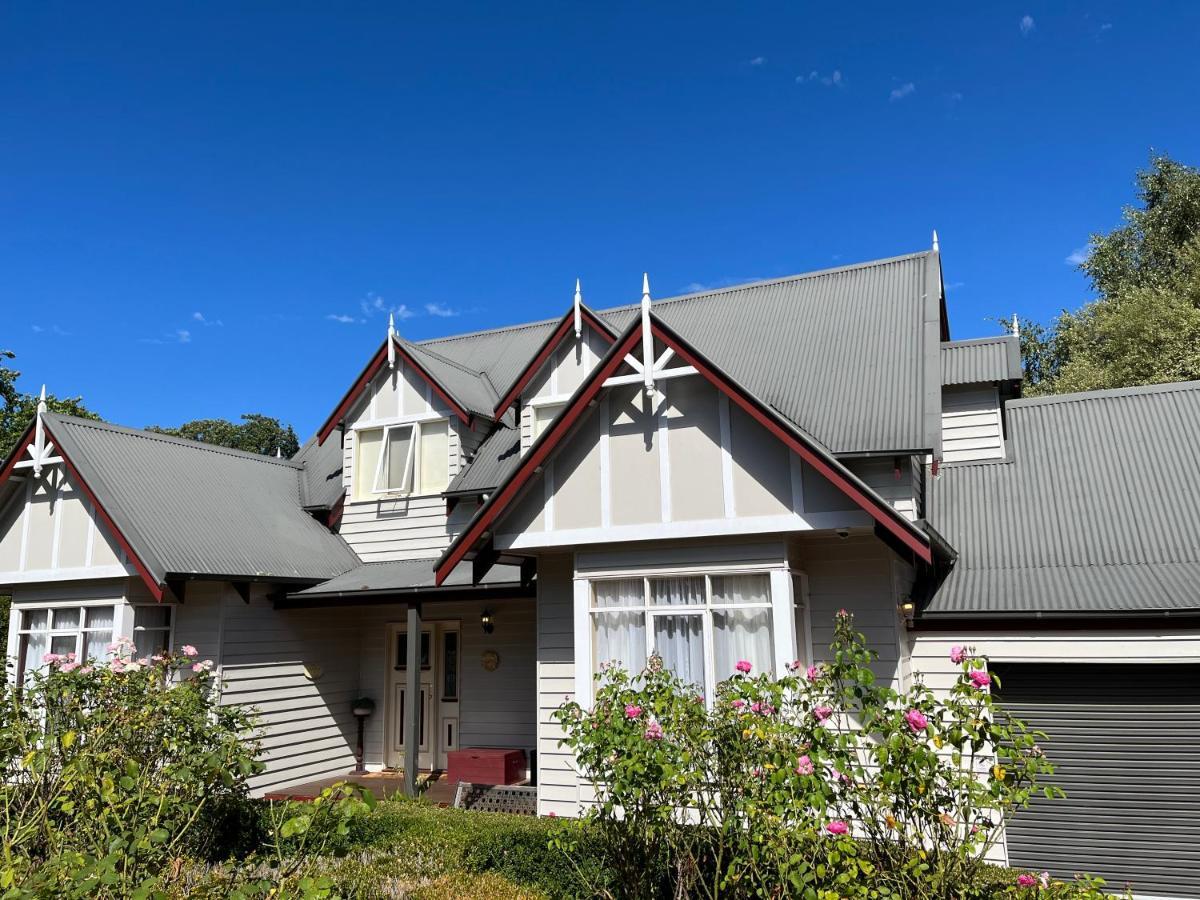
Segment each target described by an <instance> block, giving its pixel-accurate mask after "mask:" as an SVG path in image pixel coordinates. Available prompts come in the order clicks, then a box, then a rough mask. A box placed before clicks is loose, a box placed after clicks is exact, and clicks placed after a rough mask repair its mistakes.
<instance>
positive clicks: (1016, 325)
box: [1013, 313, 1021, 338]
mask: <svg viewBox="0 0 1200 900" xmlns="http://www.w3.org/2000/svg"><path fill="white" fill-rule="evenodd" d="M1013 334H1014V335H1015V336H1016V337H1018V338H1019V337H1020V336H1021V320H1020V319H1018V318H1017V314H1016V313H1013Z"/></svg>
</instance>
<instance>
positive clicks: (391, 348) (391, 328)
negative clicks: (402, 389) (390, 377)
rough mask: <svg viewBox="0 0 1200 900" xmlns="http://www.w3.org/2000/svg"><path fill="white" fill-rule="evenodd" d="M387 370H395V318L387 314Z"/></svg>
mask: <svg viewBox="0 0 1200 900" xmlns="http://www.w3.org/2000/svg"><path fill="white" fill-rule="evenodd" d="M387 344H388V368H389V369H394V368H396V316H395V315H394V314H392V313H388V336H387Z"/></svg>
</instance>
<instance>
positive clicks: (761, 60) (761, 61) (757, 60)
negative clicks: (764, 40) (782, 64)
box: [750, 56, 767, 66]
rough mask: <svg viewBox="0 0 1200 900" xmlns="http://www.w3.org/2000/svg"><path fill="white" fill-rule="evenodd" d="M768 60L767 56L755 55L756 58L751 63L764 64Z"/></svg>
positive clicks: (755, 64)
mask: <svg viewBox="0 0 1200 900" xmlns="http://www.w3.org/2000/svg"><path fill="white" fill-rule="evenodd" d="M766 61H767V58H766V57H765V56H756V57H754V59H752V60H750V65H752V66H761V65H763V64H764V63H765V62H766Z"/></svg>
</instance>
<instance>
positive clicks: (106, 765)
mask: <svg viewBox="0 0 1200 900" xmlns="http://www.w3.org/2000/svg"><path fill="white" fill-rule="evenodd" d="M109 650H110V659H108V660H106V661H98V660H76V659H74V657H73V655H67V656H59V655H55V654H47V656H46V660H45V662H46V663H47V669H46V670H45V671H44V672H38V673H33V674H32V675H31V676H30V677H29V678H28V679H27V680H26V682H25V683H24V684H23V685H21V686H20V688H19V689H17V690H13V691H10V692H9V693H8V694H7V695H6V696H5V697H4V698H3V702H2V703H0V768H2V770H3V771H2V774H0V816H2V818H0V838H2V840H3V858H2V859H0V896H3V897H22V896H40V895H45V894H46V893H47V891H49V893H51V894H52V895H54V896H63V897H66V896H79V897H137V896H151V895H153V894H154V893H155V892H156V891H157V889H158V886H159V885H160V884H161V883H162V881H163V879H164V877H166V876H167V875H168V874H169V872H170V870H171V867H172V865H173V863H174V862H175V861H177V860H178V859H179V858H180V857H181V856H182V855H183V854H184V853H185V852H187V851H189V850H191V849H193V846H192V844H193V843H194V842H195V841H196V840H197V837H198V835H199V834H200V833H201V832H202V831H203V826H204V825H205V824H206V818H207V817H208V816H209V815H211V814H212V812H213V811H214V810H215V809H216V808H217V807H219V806H220V805H221V804H223V803H227V802H229V801H231V800H237V799H239V798H242V797H244V796H245V793H246V780H247V778H248V777H249V776H250V775H251V774H252V773H253V772H255V771H256V770H257V768H258V766H259V764H258V763H257V762H256V761H255V757H256V755H257V751H258V747H257V744H256V742H255V740H254V739H253V735H252V721H251V718H250V714H249V713H248V712H247V711H245V710H244V709H242V708H240V707H235V706H222V705H220V703H219V698H218V696H217V691H216V689H215V679H214V676H213V674H212V668H213V665H212V662H211V661H209V660H199V659H197V655H198V654H197V653H196V650H195V648H193V647H185V648H183V652H181V653H179V654H175V655H161V656H155V657H153V658H142V659H135V658H134V657H133V646H132V644H131V643H130V642H128V641H120V642H118V643H116V644H113V645H112V646H111V647H110V648H109Z"/></svg>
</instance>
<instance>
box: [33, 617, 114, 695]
mask: <svg viewBox="0 0 1200 900" xmlns="http://www.w3.org/2000/svg"><path fill="white" fill-rule="evenodd" d="M114 623H115V614H114V607H112V606H110V605H105V606H65V605H64V606H55V607H51V608H43V609H26V610H22V611H21V620H20V623H19V628H18V629H17V634H18V642H19V643H18V651H17V652H18V654H19V655H18V665H19V666H20V671H19V672H18V673H17V677H18V679H23V678H25V677H26V676H27V675H28V674H29V673H31V672H35V671H37V670H38V669H41V668H43V667H44V666H45V663H44V662H43V658H44V657H45V655H46V654H47V653H57V654H59V655H60V656H67V655H68V654H72V653H73V654H74V655H75V659H76V660H78V661H80V662H83V661H84V660H88V659H94V660H103V659H107V658H108V645H109V644H111V643H112V640H113V625H114Z"/></svg>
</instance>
